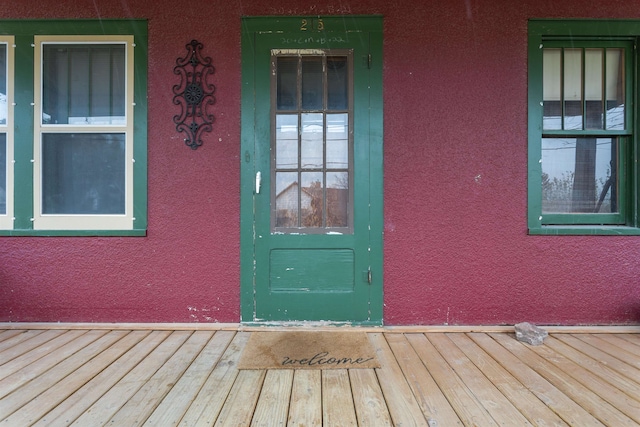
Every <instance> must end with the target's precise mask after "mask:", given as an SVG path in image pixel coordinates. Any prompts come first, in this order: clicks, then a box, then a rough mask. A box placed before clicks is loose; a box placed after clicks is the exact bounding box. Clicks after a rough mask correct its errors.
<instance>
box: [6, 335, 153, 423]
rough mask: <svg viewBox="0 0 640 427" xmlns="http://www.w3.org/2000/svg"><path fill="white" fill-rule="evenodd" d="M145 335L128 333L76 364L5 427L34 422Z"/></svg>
mask: <svg viewBox="0 0 640 427" xmlns="http://www.w3.org/2000/svg"><path fill="white" fill-rule="evenodd" d="M149 332H150V331H132V332H129V333H128V334H127V335H126V336H123V337H122V338H120V339H119V340H117V341H115V342H114V343H113V344H112V345H110V346H109V347H107V348H105V349H104V350H102V351H100V352H99V353H97V354H96V355H95V357H92V358H88V360H87V361H86V363H83V364H81V365H79V366H78V367H77V369H75V370H73V371H72V372H70V373H69V374H68V375H66V376H64V377H62V378H61V379H60V380H59V381H58V382H56V383H55V384H53V385H52V386H51V387H49V388H47V389H46V390H45V391H44V392H42V393H41V394H38V395H37V396H35V397H33V398H32V399H31V400H29V402H28V403H27V404H25V405H24V406H22V407H21V408H20V409H19V410H17V411H15V412H14V413H13V414H11V415H10V416H9V417H7V418H6V419H5V420H4V422H5V423H7V425H16V426H27V425H30V424H32V423H34V422H35V421H36V420H38V419H39V418H41V417H42V416H43V415H45V414H46V413H47V412H49V411H51V410H52V409H54V408H55V407H56V406H57V405H59V404H60V403H61V402H63V401H64V400H65V399H66V398H67V397H69V396H70V395H72V394H73V393H75V391H76V390H78V389H79V388H80V387H82V386H83V385H85V384H86V383H87V382H88V381H90V380H91V379H92V378H94V377H95V376H96V375H98V374H100V372H101V371H103V370H104V369H105V368H106V367H107V366H108V365H109V364H111V363H112V362H113V361H114V360H117V359H118V358H119V357H120V356H122V355H123V354H124V353H126V352H127V351H128V350H129V349H131V348H132V347H133V346H135V344H136V343H138V342H139V341H140V340H141V339H143V338H144V337H145V336H147V335H148V334H149ZM46 422H48V421H46Z"/></svg>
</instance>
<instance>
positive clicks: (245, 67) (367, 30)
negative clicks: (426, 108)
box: [240, 16, 383, 325]
mask: <svg viewBox="0 0 640 427" xmlns="http://www.w3.org/2000/svg"><path fill="white" fill-rule="evenodd" d="M331 28H333V29H337V30H339V31H341V32H346V33H349V35H350V36H351V35H353V37H368V39H369V45H370V54H369V56H368V58H358V60H363V61H367V62H368V68H369V71H370V72H369V73H368V76H369V81H368V86H369V88H370V89H369V93H368V96H369V109H368V114H369V123H370V127H369V141H368V143H369V193H370V202H369V203H370V207H369V211H368V212H369V245H370V246H369V257H370V274H369V277H370V287H371V292H370V309H369V318H368V320H365V321H362V320H357V321H355V322H348V323H357V324H375V325H379V324H382V321H383V287H382V284H383V125H382V123H383V110H382V17H380V16H329V17H318V16H316V17H303V16H298V17H245V18H243V20H242V98H241V102H242V111H241V121H242V129H241V183H240V187H241V188H240V190H241V194H240V202H241V209H240V215H241V218H240V221H241V227H240V258H241V259H240V267H241V270H240V274H241V286H240V291H241V321H242V322H243V323H261V322H260V321H258V320H256V318H255V313H256V308H255V290H256V289H255V263H254V262H255V259H256V253H255V242H254V239H255V234H256V229H255V221H254V214H255V212H254V211H255V196H256V194H255V185H256V179H255V176H256V175H255V174H256V171H257V169H256V163H255V161H256V160H255V155H256V152H255V147H256V135H270V129H257V127H256V123H257V122H259V123H267V124H268V123H269V121H268V120H267V121H264V120H262V121H257V120H256V90H257V84H256V81H258V82H260V81H261V79H260V78H259V76H256V75H255V70H256V62H255V60H256V59H255V40H256V35H257V34H266V33H270V34H274V33H276V34H277V33H280V32H282V33H283V36H286V37H289V36H292V37H293V40H294V42H295V43H296V44H297V45H298V46H299V47H304V43H305V42H309V41H310V42H311V43H315V44H316V45H317V44H319V43H320V44H324V43H325V42H326V43H327V44H329V43H330V40H329V39H330V37H331V36H330V33H329V32H327V31H328V30H329V29H331ZM263 80H264V77H262V81H263ZM258 84H260V83H258ZM261 87H262V86H261ZM355 114H362V111H357V112H355ZM260 126H262V125H260ZM327 320H329V321H331V319H327ZM261 324H262V323H261Z"/></svg>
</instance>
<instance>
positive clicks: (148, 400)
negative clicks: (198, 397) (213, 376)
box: [109, 331, 212, 427]
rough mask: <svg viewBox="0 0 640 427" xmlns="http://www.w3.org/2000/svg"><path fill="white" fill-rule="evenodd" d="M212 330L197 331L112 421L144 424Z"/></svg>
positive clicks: (113, 423) (119, 423)
mask: <svg viewBox="0 0 640 427" xmlns="http://www.w3.org/2000/svg"><path fill="white" fill-rule="evenodd" d="M211 334H212V331H195V332H193V333H192V334H191V335H190V336H189V338H188V339H187V340H186V341H185V342H184V344H182V345H181V346H180V348H178V350H177V351H176V352H175V353H174V354H173V355H172V356H171V358H169V360H167V362H166V363H165V364H164V365H162V367H161V368H160V369H159V370H158V371H157V372H156V373H155V374H153V376H152V377H151V378H150V379H149V380H148V381H147V382H146V383H145V384H144V386H143V387H142V388H141V389H140V390H138V391H137V392H136V394H135V395H133V396H132V397H131V399H129V400H128V401H127V403H126V404H125V405H124V406H123V407H122V408H120V409H119V410H118V412H116V413H115V414H114V415H113V417H111V419H110V420H109V423H111V425H115V426H128V427H135V426H140V425H142V424H143V423H144V422H145V421H146V420H147V418H148V417H149V416H150V415H151V414H152V413H153V411H154V409H155V408H156V406H157V405H158V404H159V403H160V402H161V401H162V400H163V399H164V397H165V396H166V395H167V394H169V392H170V391H171V389H172V388H173V386H174V385H175V384H176V382H177V381H178V379H179V378H180V377H181V376H182V375H183V374H184V372H185V371H186V370H187V368H188V367H189V365H191V363H192V362H193V360H194V359H195V357H196V356H197V355H198V353H199V352H200V351H201V350H202V348H203V347H204V346H205V345H206V343H207V342H208V341H209V339H210V338H211Z"/></svg>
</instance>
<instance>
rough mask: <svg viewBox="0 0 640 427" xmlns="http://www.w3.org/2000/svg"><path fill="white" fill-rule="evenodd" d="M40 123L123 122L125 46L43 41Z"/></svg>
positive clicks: (82, 123)
mask: <svg viewBox="0 0 640 427" xmlns="http://www.w3.org/2000/svg"><path fill="white" fill-rule="evenodd" d="M42 54H43V64H42V72H43V82H42V86H43V87H42V103H43V111H42V123H43V124H71V125H85V124H124V123H125V117H124V116H125V96H126V90H125V46H124V45H117V44H114V45H107V44H105V45H101V44H96V45H91V44H77V45H75V44H74V45H67V44H44V45H43V52H42Z"/></svg>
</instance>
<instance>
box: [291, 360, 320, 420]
mask: <svg viewBox="0 0 640 427" xmlns="http://www.w3.org/2000/svg"><path fill="white" fill-rule="evenodd" d="M321 381H322V375H321V373H320V371H319V370H311V369H300V370H297V371H295V374H294V377H293V388H292V391H291V406H290V407H289V419H288V422H287V426H288V427H319V426H321V425H322V385H321Z"/></svg>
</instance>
